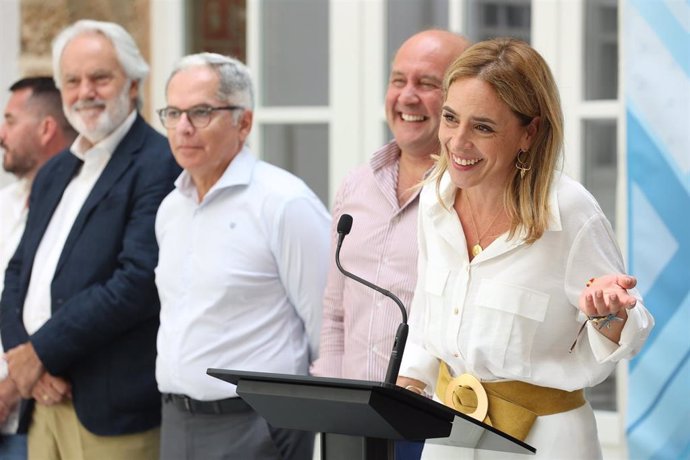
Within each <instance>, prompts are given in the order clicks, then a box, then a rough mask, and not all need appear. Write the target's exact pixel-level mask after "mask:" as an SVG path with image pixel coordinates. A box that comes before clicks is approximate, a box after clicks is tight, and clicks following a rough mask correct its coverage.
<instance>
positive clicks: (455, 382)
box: [445, 374, 489, 422]
mask: <svg viewBox="0 0 690 460" xmlns="http://www.w3.org/2000/svg"><path fill="white" fill-rule="evenodd" d="M458 386H460V387H464V388H469V389H470V390H472V391H474V394H475V395H476V396H477V408H476V409H475V411H474V412H472V413H471V414H465V415H467V416H469V417H472V418H473V419H475V420H479V421H480V422H482V421H484V419H485V418H486V414H487V412H488V411H489V398H488V396H486V390H485V389H484V387H483V386H482V383H481V382H480V381H479V379H477V377H475V376H473V375H470V374H462V375H459V376H457V377H455V378H453V379H452V380H451V381H450V382H448V386H447V387H446V394H445V401H448V402H451V403H452V401H453V391H454V389H455V387H458Z"/></svg>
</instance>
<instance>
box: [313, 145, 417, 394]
mask: <svg viewBox="0 0 690 460" xmlns="http://www.w3.org/2000/svg"><path fill="white" fill-rule="evenodd" d="M399 158H400V149H399V148H398V145H397V144H396V143H395V142H391V143H389V144H387V145H385V146H384V147H382V148H381V149H379V150H378V151H376V152H375V153H374V155H373V156H372V158H371V160H370V162H369V163H368V164H366V165H362V166H360V167H359V168H357V169H355V170H354V171H352V172H351V173H349V174H348V176H347V177H346V178H345V180H344V181H343V184H342V185H341V186H340V189H339V190H338V193H337V195H336V197H335V202H334V203H333V224H332V230H331V265H330V268H329V273H328V281H327V284H326V290H325V294H324V301H323V302H324V310H323V320H322V321H323V323H322V327H321V342H320V346H319V358H318V359H317V360H316V361H315V362H314V364H313V365H312V368H311V372H312V374H313V375H318V376H326V377H340V378H348V379H358V380H370V381H383V380H384V378H385V375H386V369H387V368H388V359H389V357H390V353H391V349H392V347H393V339H394V336H395V331H396V330H397V328H398V325H399V324H400V322H401V321H402V317H401V314H400V310H399V309H398V307H397V306H396V304H395V303H394V302H393V301H392V300H390V299H389V298H387V297H385V296H383V295H381V294H379V293H378V292H376V291H374V290H372V289H369V288H368V287H366V286H363V285H361V284H359V283H357V282H355V281H353V280H351V279H349V278H346V277H345V276H343V275H342V274H341V273H340V272H339V271H338V268H337V267H336V265H335V246H336V242H337V232H336V228H337V227H336V226H337V222H338V219H340V216H341V215H342V214H344V213H347V214H350V215H351V216H352V217H353V224H352V231H351V232H350V234H349V235H348V236H347V237H346V238H345V241H344V242H343V246H342V248H341V250H340V260H341V263H342V264H343V267H344V268H345V269H346V270H348V271H350V272H351V273H354V274H355V275H358V276H360V277H362V278H364V279H366V280H368V281H371V282H373V283H374V284H377V285H379V286H381V287H383V288H384V289H388V290H389V291H391V292H392V293H393V294H395V295H397V296H398V297H400V300H401V301H402V303H403V304H404V305H405V306H406V307H407V309H408V312H409V308H410V303H411V302H412V295H413V292H414V288H415V283H416V279H417V208H418V203H419V199H418V195H419V191H417V192H416V193H415V194H414V195H413V196H412V197H411V198H410V199H409V200H408V201H407V203H405V204H404V205H403V206H402V207H401V206H399V205H398V198H397V194H396V189H397V183H398V167H399Z"/></svg>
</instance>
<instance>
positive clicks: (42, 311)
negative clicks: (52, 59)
mask: <svg viewBox="0 0 690 460" xmlns="http://www.w3.org/2000/svg"><path fill="white" fill-rule="evenodd" d="M136 117H137V112H136V110H133V111H132V113H130V114H129V116H128V117H127V118H126V119H125V121H124V122H123V123H122V124H121V125H120V126H119V127H118V128H117V129H115V131H113V132H112V133H110V134H109V135H108V136H107V137H106V138H104V139H103V140H101V141H100V142H99V143H97V144H95V145H94V146H92V147H91V148H89V149H86V148H84V147H83V142H84V141H83V137H82V136H79V137H77V139H75V141H74V143H73V144H72V146H71V147H70V151H71V152H72V154H73V155H75V156H76V157H78V158H79V159H80V160H82V161H83V162H84V164H83V165H82V167H81V169H80V170H79V172H78V173H77V174H76V175H75V176H74V178H73V179H72V181H71V182H70V183H69V184H68V185H67V188H65V191H64V193H63V194H62V198H61V199H60V203H59V204H58V206H57V208H56V209H55V212H54V213H53V215H52V217H51V218H50V223H49V224H48V228H46V231H45V233H44V234H43V238H41V243H40V244H39V245H38V250H37V251H36V259H35V260H36V263H35V264H34V265H33V268H32V270H31V280H30V281H29V290H28V291H27V294H26V300H25V301H24V311H23V315H24V326H25V327H26V332H27V333H28V334H29V335H31V334H33V333H34V332H36V331H37V330H39V329H40V328H41V326H43V325H44V324H45V322H46V321H48V320H49V319H50V317H51V316H52V306H51V300H50V285H51V283H52V282H53V276H54V275H55V269H56V268H57V263H58V260H60V254H62V249H63V248H64V246H65V242H66V241H67V236H68V235H69V233H70V231H71V230H72V226H73V225H74V222H75V221H76V219H77V215H78V214H79V211H81V208H82V207H83V206H84V203H85V202H86V199H87V198H88V197H89V194H90V193H91V190H92V189H93V187H94V185H96V181H97V180H98V178H99V177H101V173H102V172H103V170H104V169H105V167H106V165H107V164H108V161H109V160H110V158H111V157H112V155H113V152H114V151H115V148H116V147H117V146H118V144H119V143H120V141H122V139H123V138H124V137H125V134H127V132H128V131H129V129H130V128H131V127H132V125H133V124H134V120H136Z"/></svg>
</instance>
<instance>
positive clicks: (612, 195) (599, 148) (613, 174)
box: [582, 120, 618, 228]
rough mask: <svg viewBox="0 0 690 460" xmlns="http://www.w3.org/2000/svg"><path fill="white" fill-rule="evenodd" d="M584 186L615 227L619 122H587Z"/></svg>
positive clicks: (584, 128) (585, 126) (584, 131)
mask: <svg viewBox="0 0 690 460" xmlns="http://www.w3.org/2000/svg"><path fill="white" fill-rule="evenodd" d="M583 123H584V125H583V133H584V152H583V155H582V158H583V161H584V164H583V167H582V171H583V172H584V173H583V184H584V186H585V187H586V188H587V190H589V191H590V192H591V193H592V195H594V198H596V199H597V201H598V202H599V205H600V206H601V209H602V210H603V211H604V214H606V217H607V218H608V219H609V221H610V222H611V225H613V226H614V228H615V223H616V180H617V176H618V172H617V166H618V164H617V153H616V152H617V142H616V139H617V138H616V129H617V125H616V120H585V121H584V122H583Z"/></svg>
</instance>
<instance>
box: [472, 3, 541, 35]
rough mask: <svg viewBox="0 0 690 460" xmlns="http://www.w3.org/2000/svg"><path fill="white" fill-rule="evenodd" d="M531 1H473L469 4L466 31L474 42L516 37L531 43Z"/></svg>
mask: <svg viewBox="0 0 690 460" xmlns="http://www.w3.org/2000/svg"><path fill="white" fill-rule="evenodd" d="M531 3H532V2H531V0H473V1H470V2H467V23H466V24H465V30H467V35H468V36H469V38H470V39H471V40H473V41H481V40H487V39H489V38H494V37H514V38H519V39H521V40H524V41H526V42H528V43H529V41H530V37H531V29H530V27H531V15H532V12H531V9H532V5H531Z"/></svg>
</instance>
